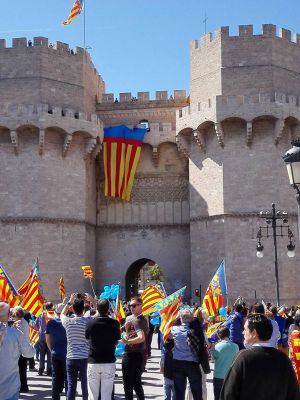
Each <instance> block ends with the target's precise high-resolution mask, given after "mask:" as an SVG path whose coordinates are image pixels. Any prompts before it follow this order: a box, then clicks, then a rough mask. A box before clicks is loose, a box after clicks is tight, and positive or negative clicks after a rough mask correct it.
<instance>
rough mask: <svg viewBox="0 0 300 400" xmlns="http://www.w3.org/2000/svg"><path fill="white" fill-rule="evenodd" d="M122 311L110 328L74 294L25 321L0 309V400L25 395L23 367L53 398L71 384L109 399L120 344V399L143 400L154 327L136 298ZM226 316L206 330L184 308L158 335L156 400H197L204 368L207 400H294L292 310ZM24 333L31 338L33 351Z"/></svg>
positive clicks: (89, 302)
mask: <svg viewBox="0 0 300 400" xmlns="http://www.w3.org/2000/svg"><path fill="white" fill-rule="evenodd" d="M125 310H126V318H125V319H124V320H122V321H120V322H119V321H118V320H116V319H115V318H114V316H113V313H112V310H111V307H110V302H109V300H107V299H101V300H98V299H95V298H93V297H92V296H91V295H89V294H78V293H77V294H72V295H71V296H70V298H68V299H65V300H64V302H63V303H59V304H56V305H54V304H53V303H46V304H45V305H44V312H43V313H42V314H41V315H40V316H39V317H38V318H36V319H35V320H34V319H33V318H32V316H31V315H30V314H29V313H28V312H26V311H25V310H23V309H22V308H21V307H19V306H18V307H15V308H13V309H10V307H9V305H8V304H7V303H5V302H0V399H1V400H17V399H19V393H20V392H28V391H29V390H30V388H29V387H28V383H27V369H28V367H29V369H30V370H31V371H36V372H37V374H38V375H43V374H47V375H49V376H51V377H52V399H53V400H59V399H60V398H61V395H62V394H63V393H65V394H66V398H67V400H74V399H75V398H76V396H77V382H78V380H80V382H81V390H82V398H83V400H98V399H99V398H101V400H111V399H112V398H113V396H114V380H115V375H116V348H117V346H118V343H119V344H120V342H121V343H123V347H124V351H123V354H122V379H123V387H124V394H125V399H126V400H131V399H133V395H134V393H135V394H136V397H137V399H138V400H144V398H145V395H144V389H143V384H142V375H143V373H144V371H145V370H146V363H147V358H148V357H149V356H150V355H151V340H152V334H153V329H154V325H153V324H151V323H150V324H149V317H145V316H143V314H142V299H141V298H140V297H138V296H134V297H132V298H131V300H130V302H129V303H128V304H126V305H125ZM281 311H282V310H281ZM227 312H228V313H227V317H226V319H225V317H224V320H222V318H221V321H220V318H219V321H218V323H217V328H216V329H215V330H212V325H213V326H214V323H215V322H216V321H214V320H212V318H208V316H207V315H206V314H205V312H204V311H203V310H202V309H201V308H199V307H196V306H191V307H189V306H187V305H185V306H183V307H181V309H180V310H179V315H178V319H177V320H176V321H175V322H174V324H173V326H172V327H171V329H170V333H169V334H168V335H167V336H166V337H164V338H162V337H161V333H159V330H157V331H158V333H159V337H160V339H161V340H160V341H159V346H160V348H161V354H162V356H161V362H160V372H161V373H162V374H163V388H162V393H163V394H164V399H165V400H172V399H174V400H184V399H192V398H193V399H194V400H206V399H207V390H206V375H207V374H209V373H210V372H211V366H212V365H213V387H214V398H215V400H248V399H249V400H250V399H251V400H252V399H256V400H300V392H299V384H300V309H295V308H291V309H285V310H284V311H283V312H281V314H283V315H279V313H278V309H277V307H275V306H272V305H271V304H267V305H265V304H262V303H257V304H254V305H253V306H251V307H247V306H246V304H245V303H243V302H241V301H238V302H237V303H236V304H235V305H234V308H233V310H232V311H231V310H229V309H227ZM30 327H31V328H30ZM30 329H34V330H36V331H37V332H38V341H37V343H36V344H35V345H34V343H33V342H32V341H31V342H30V336H29V334H30ZM37 359H38V362H39V364H38V365H39V366H38V368H37V369H36V368H35V363H36V361H35V360H37Z"/></svg>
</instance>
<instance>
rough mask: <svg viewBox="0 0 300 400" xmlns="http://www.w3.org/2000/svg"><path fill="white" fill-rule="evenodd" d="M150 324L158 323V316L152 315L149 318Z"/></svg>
mask: <svg viewBox="0 0 300 400" xmlns="http://www.w3.org/2000/svg"><path fill="white" fill-rule="evenodd" d="M150 324H151V325H158V324H159V317H154V318H151V319H150Z"/></svg>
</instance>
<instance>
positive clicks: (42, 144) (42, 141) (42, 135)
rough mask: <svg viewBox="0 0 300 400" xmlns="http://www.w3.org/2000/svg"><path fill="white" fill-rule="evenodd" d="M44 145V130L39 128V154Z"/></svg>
mask: <svg viewBox="0 0 300 400" xmlns="http://www.w3.org/2000/svg"><path fill="white" fill-rule="evenodd" d="M44 147H45V130H44V129H40V134H39V154H40V155H42V154H43V152H44Z"/></svg>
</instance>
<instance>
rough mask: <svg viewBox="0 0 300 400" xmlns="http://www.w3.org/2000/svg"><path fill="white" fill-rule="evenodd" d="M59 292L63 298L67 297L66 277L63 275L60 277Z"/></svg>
mask: <svg viewBox="0 0 300 400" xmlns="http://www.w3.org/2000/svg"><path fill="white" fill-rule="evenodd" d="M59 294H60V296H61V298H62V299H63V298H64V297H66V289H65V283H64V278H63V276H62V275H61V276H60V279H59Z"/></svg>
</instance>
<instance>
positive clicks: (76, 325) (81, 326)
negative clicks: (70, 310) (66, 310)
mask: <svg viewBox="0 0 300 400" xmlns="http://www.w3.org/2000/svg"><path fill="white" fill-rule="evenodd" d="M60 318H61V322H62V324H63V326H64V328H65V330H66V333H67V342H68V345H67V358H69V359H84V358H88V355H89V349H90V346H89V342H88V340H87V339H86V338H85V328H86V325H87V323H88V322H89V321H90V320H91V319H92V318H90V317H71V318H70V317H67V316H65V315H63V314H61V317H60Z"/></svg>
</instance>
